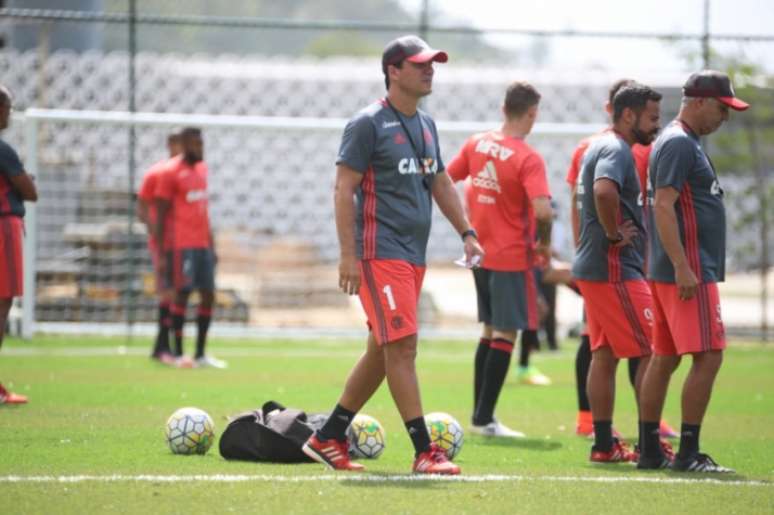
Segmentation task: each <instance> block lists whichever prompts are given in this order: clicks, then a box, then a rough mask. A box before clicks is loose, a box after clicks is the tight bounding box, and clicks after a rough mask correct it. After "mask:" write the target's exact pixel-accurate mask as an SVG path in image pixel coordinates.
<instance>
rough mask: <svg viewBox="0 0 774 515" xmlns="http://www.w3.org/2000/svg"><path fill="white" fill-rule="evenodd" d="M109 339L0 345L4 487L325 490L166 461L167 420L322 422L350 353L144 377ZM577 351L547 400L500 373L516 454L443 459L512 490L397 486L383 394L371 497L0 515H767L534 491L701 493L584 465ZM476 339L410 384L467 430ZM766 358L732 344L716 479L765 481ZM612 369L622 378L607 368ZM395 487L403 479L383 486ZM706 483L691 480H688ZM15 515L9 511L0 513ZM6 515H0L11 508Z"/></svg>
mask: <svg viewBox="0 0 774 515" xmlns="http://www.w3.org/2000/svg"><path fill="white" fill-rule="evenodd" d="M124 343H125V342H124V340H123V339H97V338H40V339H37V340H36V341H35V342H34V343H32V344H26V343H22V342H18V341H15V340H10V341H6V343H5V345H4V348H3V353H2V355H0V378H1V379H2V380H3V383H4V384H6V385H9V384H10V383H13V387H14V388H15V389H16V390H18V391H19V392H20V393H26V394H28V395H29V396H30V399H31V401H30V404H28V405H26V406H22V407H8V406H4V407H0V435H2V452H0V477H5V476H8V475H18V476H30V475H35V476H38V475H79V474H88V475H100V476H103V475H112V474H122V475H139V474H157V475H194V474H202V475H209V476H211V475H215V474H229V475H233V474H246V475H278V476H284V477H288V478H293V477H300V478H308V477H321V476H329V475H330V472H327V471H324V470H323V469H322V468H321V467H320V466H319V465H317V464H304V465H269V464H255V463H238V462H226V461H224V460H223V459H222V458H221V457H220V456H219V455H218V453H217V445H214V446H213V448H212V449H211V450H210V452H209V453H208V454H207V455H206V456H179V455H173V454H172V453H171V452H170V451H169V449H168V448H167V447H166V445H165V442H164V436H163V427H164V422H165V420H166V419H167V417H168V416H169V415H170V414H171V413H172V412H173V411H174V410H175V409H177V408H180V407H183V406H191V405H193V406H197V407H199V408H202V409H204V410H205V411H207V412H208V413H209V414H210V415H211V416H212V418H213V420H214V421H215V426H216V433H217V434H218V435H219V434H220V433H221V432H222V431H223V428H224V426H225V424H226V420H225V417H226V416H227V415H232V414H235V413H239V412H242V411H244V410H246V409H251V408H256V407H258V406H260V405H261V404H262V403H263V402H264V401H266V400H269V399H276V400H278V401H281V402H283V403H286V404H287V405H289V406H293V407H299V408H304V409H307V410H309V411H323V410H327V409H330V408H331V407H332V406H333V404H334V403H335V401H336V399H337V398H338V396H339V394H340V393H341V388H342V386H343V384H344V380H345V374H346V372H347V370H348V369H349V368H350V367H351V366H352V364H353V363H354V362H355V360H356V359H357V357H358V355H359V353H360V352H361V351H362V348H363V344H362V342H347V341H343V342H342V341H303V342H301V341H268V340H264V341H259V342H244V341H239V342H224V341H215V342H213V343H212V344H211V347H212V351H213V352H214V353H215V354H216V355H219V356H221V357H224V358H226V359H228V360H229V362H230V365H231V367H230V368H229V369H228V370H225V371H221V370H178V369H170V368H166V367H163V366H162V365H158V364H156V363H154V362H151V361H150V360H149V359H148V358H147V357H146V355H145V353H146V352H147V351H148V349H149V348H150V343H147V345H146V342H138V343H137V344H136V346H130V347H129V348H128V349H125V350H120V349H121V348H120V347H119V346H120V345H122V344H124ZM574 345H575V343H574V342H565V343H564V349H565V350H564V351H563V352H561V353H559V354H550V355H545V354H538V355H536V356H535V357H534V359H535V360H536V361H537V364H538V365H539V366H540V368H541V369H542V370H543V371H544V372H546V373H547V374H548V375H549V376H551V377H552V379H553V380H554V385H552V386H550V387H545V388H536V387H528V386H521V385H517V384H516V382H515V381H514V380H513V379H514V377H513V376H511V377H510V378H509V379H510V380H509V381H508V382H507V383H506V385H505V388H504V390H503V393H502V394H501V396H500V400H499V403H498V410H497V415H498V417H499V418H500V419H501V420H503V422H505V423H506V424H508V425H509V426H512V427H514V428H517V429H519V430H522V431H524V432H525V433H526V434H527V435H528V437H527V438H526V439H523V440H511V441H501V440H487V439H485V438H483V437H477V436H473V435H469V434H468V435H466V436H465V445H464V447H463V449H462V452H461V454H460V456H459V457H458V459H457V460H456V461H457V462H458V463H459V464H460V466H461V467H462V469H463V474H464V475H468V476H471V475H484V474H503V475H510V476H520V477H522V478H523V479H521V480H517V479H513V480H509V481H505V482H489V483H441V482H436V481H428V482H415V481H410V478H409V477H408V472H409V469H410V464H411V460H412V451H411V444H410V442H409V438H408V437H407V435H406V433H405V430H404V428H403V423H402V421H401V419H400V417H399V416H398V414H397V411H396V409H395V407H394V405H393V403H392V400H391V398H390V396H389V392H388V389H387V387H386V385H383V386H382V387H381V388H380V389H379V391H378V392H377V393H376V395H375V396H374V398H373V399H372V400H371V401H370V402H369V403H368V404H367V405H366V406H365V408H364V409H363V412H364V413H367V414H369V415H372V416H374V417H376V418H377V419H378V420H379V421H381V423H382V424H383V426H384V427H385V429H386V434H387V441H386V450H385V452H384V454H383V455H382V456H381V457H380V458H379V459H378V460H370V461H364V463H365V464H366V465H367V466H368V474H369V475H368V477H369V478H370V479H371V480H372V481H369V482H356V481H350V480H348V479H347V476H346V475H343V474H339V475H338V476H339V477H340V478H341V479H340V480H339V481H330V480H320V481H304V482H293V481H283V482H279V481H275V480H269V479H266V480H262V481H261V480H252V481H246V482H224V483H214V482H204V481H190V482H185V483H164V482H131V481H124V482H116V483H94V482H91V483H88V482H87V483H41V484H35V483H30V482H20V483H7V482H2V481H0V495H2V498H3V506H4V508H5V509H4V510H2V511H3V512H9V513H52V512H56V513H114V512H121V513H186V514H193V513H225V512H235V513H253V512H256V511H258V512H260V513H363V511H364V505H363V502H362V500H363V499H367V502H368V512H369V513H427V512H429V511H437V510H439V509H442V511H444V512H446V513H487V514H488V513H508V514H511V513H515V512H520V513H577V512H583V513H646V512H648V513H649V512H654V513H676V512H679V513H700V512H703V513H714V512H717V511H718V509H719V507H722V509H723V510H724V511H730V512H737V513H756V512H767V511H768V512H770V511H771V510H772V508H774V506H773V505H772V502H773V501H772V499H774V497H772V488H774V487H772V485H771V484H769V485H768V486H750V485H738V484H728V485H724V484H722V483H721V484H706V483H704V484H701V483H687V484H686V483H683V484H667V483H662V484H658V485H655V484H652V483H637V482H616V483H593V482H579V481H576V480H563V481H560V480H550V479H548V477H549V476H550V477H589V476H591V477H595V478H611V479H617V478H620V479H627V478H639V479H643V480H645V481H649V480H654V479H657V478H665V479H674V478H679V479H697V478H696V477H695V476H691V475H687V476H686V475H679V474H675V473H669V472H655V473H643V472H637V471H636V470H635V469H633V468H632V467H631V466H627V465H620V466H592V465H590V464H589V463H588V461H587V459H588V452H589V447H590V442H589V440H587V439H585V438H579V437H577V436H575V435H574V433H573V430H574V421H575V414H576V412H575V408H576V404H575V402H576V401H575V390H574V369H573V357H574V350H575V349H574ZM473 348H474V345H473V343H472V342H453V341H444V342H425V341H423V342H422V343H421V344H420V350H419V361H418V372H419V377H420V384H421V387H422V393H423V404H424V407H425V411H426V412H431V411H445V412H449V413H450V414H452V415H453V416H454V417H456V418H457V419H458V420H459V421H460V422H461V423H462V425H463V427H467V426H468V422H469V420H470V398H471V391H470V390H471V384H472V378H471V374H472V360H473ZM688 367H689V363H687V362H685V363H683V364H682V366H681V368H680V369H679V370H678V372H677V373H676V375H675V377H674V378H673V379H672V383H671V388H672V389H671V391H670V393H669V398H668V400H667V408H666V417H667V419H668V420H669V421H670V422H672V423H673V424H679V420H680V415H679V393H680V386H681V384H682V379H683V378H684V375H685V372H686V370H687V368H688ZM772 367H774V348H771V347H765V346H764V347H762V346H753V345H733V344H732V346H731V349H730V350H729V351H728V352H727V356H726V359H725V360H724V363H723V368H722V370H721V372H720V376H719V378H718V381H717V384H716V388H715V393H714V395H713V398H712V402H711V405H710V407H709V411H708V416H707V419H706V422H705V424H704V426H703V428H702V446H703V449H704V450H706V451H708V452H709V453H711V454H712V455H713V457H715V458H716V459H717V460H718V461H719V462H720V463H722V464H724V465H728V466H731V467H734V468H736V469H737V470H738V471H739V476H733V477H732V478H729V479H737V480H739V479H742V480H744V479H750V480H764V481H772V480H774V472H773V470H772V465H771V464H772V463H773V462H774V450H772V446H771V442H772V440H773V439H774V396H772V392H773V391H774V375H772V374H771V370H772ZM621 368H625V367H621ZM619 379H620V380H619V382H618V387H619V392H618V396H617V407H616V410H617V411H616V417H615V421H616V427H617V428H618V429H619V430H621V431H622V432H623V433H624V436H625V437H627V438H629V439H631V438H632V437H633V436H634V435H635V428H636V420H637V417H636V414H635V411H634V405H633V396H632V391H631V388H630V386H629V384H628V381H627V378H626V374H625V371H622V372H621V373H620V378H619ZM396 474H406V475H407V478H406V480H405V481H401V480H389V481H388V480H384V481H382V480H381V479H382V478H383V476H385V475H396ZM701 479H704V477H701ZM10 507H12V508H10ZM9 510H10V511H9Z"/></svg>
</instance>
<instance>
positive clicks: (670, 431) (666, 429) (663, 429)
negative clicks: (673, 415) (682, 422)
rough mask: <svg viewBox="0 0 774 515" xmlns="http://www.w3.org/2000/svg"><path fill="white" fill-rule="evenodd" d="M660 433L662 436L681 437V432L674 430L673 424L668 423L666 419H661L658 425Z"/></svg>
mask: <svg viewBox="0 0 774 515" xmlns="http://www.w3.org/2000/svg"><path fill="white" fill-rule="evenodd" d="M658 434H659V436H660V437H661V438H679V437H680V433H678V432H677V431H675V430H674V428H672V426H670V425H669V424H667V423H666V420H661V422H660V423H659V425H658Z"/></svg>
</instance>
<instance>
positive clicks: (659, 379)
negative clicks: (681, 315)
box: [637, 283, 680, 469]
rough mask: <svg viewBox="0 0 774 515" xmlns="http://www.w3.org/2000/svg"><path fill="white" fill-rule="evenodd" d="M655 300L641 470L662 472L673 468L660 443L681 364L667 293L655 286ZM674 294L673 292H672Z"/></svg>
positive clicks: (643, 406)
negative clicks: (673, 380)
mask: <svg viewBox="0 0 774 515" xmlns="http://www.w3.org/2000/svg"><path fill="white" fill-rule="evenodd" d="M651 291H652V294H653V296H652V299H653V312H652V314H653V331H652V345H653V355H652V356H651V359H650V362H649V363H648V367H647V369H646V370H645V375H644V377H643V380H642V388H641V394H640V431H639V433H640V456H639V459H638V462H637V467H638V468H640V469H660V468H665V467H667V466H670V464H671V460H672V456H671V455H670V454H671V453H669V452H668V453H666V454H665V453H664V448H663V446H662V444H661V442H660V437H661V435H660V430H659V426H660V424H659V420H661V416H662V412H663V409H664V401H665V400H666V396H667V391H668V389H669V381H670V379H671V378H672V373H673V372H674V371H675V370H676V369H677V366H678V365H679V364H680V356H679V355H678V353H677V348H676V347H675V343H674V339H673V335H672V329H671V328H670V324H669V321H668V318H667V316H666V313H665V311H664V305H663V304H662V300H663V297H664V292H663V290H661V289H659V288H658V286H657V285H656V284H655V283H651ZM670 293H671V292H670Z"/></svg>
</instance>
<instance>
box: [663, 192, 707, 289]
mask: <svg viewBox="0 0 774 515" xmlns="http://www.w3.org/2000/svg"><path fill="white" fill-rule="evenodd" d="M679 196H680V193H679V192H678V191H677V190H676V189H674V188H672V187H671V186H667V187H665V188H658V189H657V190H656V195H655V199H654V201H653V219H654V221H655V223H656V231H657V232H658V237H659V239H660V240H661V245H662V246H663V247H664V251H665V252H666V253H667V256H669V260H670V261H671V262H672V266H673V267H674V269H675V283H676V284H677V287H678V289H679V293H680V298H681V299H683V300H688V299H690V298H692V297H693V296H694V295H695V294H696V287H697V285H698V283H699V281H698V279H697V278H696V274H695V273H694V271H693V270H691V267H690V265H689V263H688V258H687V256H686V255H685V247H683V243H682V241H680V229H679V227H678V225H677V213H676V212H675V202H677V199H678V198H679Z"/></svg>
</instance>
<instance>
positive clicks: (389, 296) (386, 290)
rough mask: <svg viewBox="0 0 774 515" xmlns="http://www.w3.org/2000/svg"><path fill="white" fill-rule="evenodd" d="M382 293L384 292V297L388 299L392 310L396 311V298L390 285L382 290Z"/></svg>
mask: <svg viewBox="0 0 774 515" xmlns="http://www.w3.org/2000/svg"><path fill="white" fill-rule="evenodd" d="M382 291H383V292H384V296H385V297H387V304H389V305H390V310H391V311H395V309H396V307H397V306H396V305H395V297H393V296H392V287H391V286H390V285H389V284H388V285H387V286H385V287H384V288H382Z"/></svg>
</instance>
